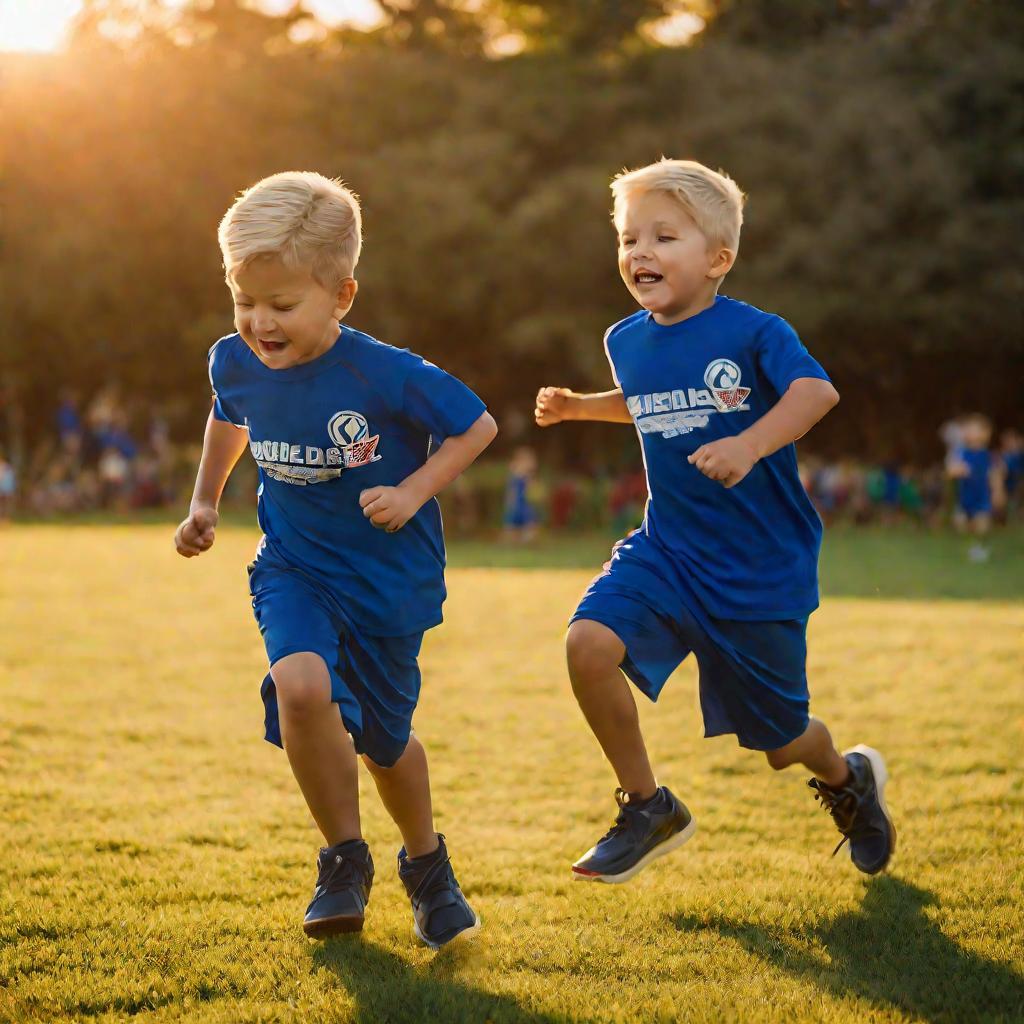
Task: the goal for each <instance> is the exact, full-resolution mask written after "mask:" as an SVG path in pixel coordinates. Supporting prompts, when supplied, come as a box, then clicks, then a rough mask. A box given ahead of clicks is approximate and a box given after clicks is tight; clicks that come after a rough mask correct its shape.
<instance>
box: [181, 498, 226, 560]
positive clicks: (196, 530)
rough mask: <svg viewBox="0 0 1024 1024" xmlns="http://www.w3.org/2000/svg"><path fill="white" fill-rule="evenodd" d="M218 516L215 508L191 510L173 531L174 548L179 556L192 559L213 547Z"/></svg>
mask: <svg viewBox="0 0 1024 1024" xmlns="http://www.w3.org/2000/svg"><path fill="white" fill-rule="evenodd" d="M218 519H220V516H219V515H218V514H217V510H216V509H215V508H196V509H193V510H192V511H191V512H190V513H189V516H188V519H186V520H185V521H184V522H183V523H182V524H181V525H180V526H179V527H178V529H177V530H176V531H175V534H174V546H175V548H176V549H177V551H178V554H179V555H184V557H185V558H194V557H195V556H196V555H201V554H202V553H203V552H204V551H209V549H210V548H211V547H213V534H214V530H215V529H216V527H217V520H218Z"/></svg>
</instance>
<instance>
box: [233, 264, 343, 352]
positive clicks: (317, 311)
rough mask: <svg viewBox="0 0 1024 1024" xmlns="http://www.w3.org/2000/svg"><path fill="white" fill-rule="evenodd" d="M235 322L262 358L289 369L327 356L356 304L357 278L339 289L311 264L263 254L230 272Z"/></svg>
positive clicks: (237, 328)
mask: <svg viewBox="0 0 1024 1024" xmlns="http://www.w3.org/2000/svg"><path fill="white" fill-rule="evenodd" d="M228 287H229V288H230V289H231V295H232V298H233V299H234V302H235V328H236V330H237V331H238V333H239V334H240V335H241V337H242V340H243V341H244V342H245V343H246V345H248V346H249V348H251V349H252V350H253V352H254V353H255V354H256V356H257V357H258V358H259V360H260V362H262V363H263V364H264V365H266V366H268V367H270V369H272V370H286V369H288V368H289V367H291V366H299V365H300V364H302V363H308V362H310V361H311V360H313V359H316V358H317V357H318V356H322V355H323V354H324V353H325V352H326V351H328V349H330V348H331V346H333V345H334V343H335V341H337V339H338V321H339V320H341V319H342V318H343V317H344V316H345V314H346V313H348V311H349V310H350V309H351V308H352V302H353V300H354V299H355V296H356V287H357V286H356V282H355V280H354V279H353V278H351V277H346V278H345V279H344V280H343V281H342V282H341V284H340V285H339V286H338V290H337V291H336V292H333V291H330V290H329V289H327V288H325V287H324V286H323V285H322V284H320V282H319V281H317V280H316V279H315V278H314V277H313V275H312V272H311V271H310V269H309V268H307V267H302V268H292V267H288V266H285V264H284V263H283V262H282V260H281V258H280V257H279V256H277V255H266V256H257V257H256V258H255V259H252V260H250V261H249V262H248V263H247V264H245V265H244V266H243V267H241V268H239V269H237V270H235V271H232V272H231V273H230V274H229V275H228Z"/></svg>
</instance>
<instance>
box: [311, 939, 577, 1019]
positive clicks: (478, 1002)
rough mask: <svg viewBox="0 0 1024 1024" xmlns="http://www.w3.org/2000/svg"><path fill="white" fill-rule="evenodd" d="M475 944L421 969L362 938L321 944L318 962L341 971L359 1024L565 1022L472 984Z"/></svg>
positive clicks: (315, 954)
mask: <svg viewBox="0 0 1024 1024" xmlns="http://www.w3.org/2000/svg"><path fill="white" fill-rule="evenodd" d="M472 948H473V947H472V945H465V946H461V947H460V946H454V947H451V948H448V949H443V950H441V951H440V952H439V953H438V954H437V955H436V956H435V957H434V959H433V960H431V961H430V963H429V964H428V965H427V966H425V967H423V968H420V969H417V968H415V967H412V966H411V965H410V964H408V963H407V962H406V961H405V960H403V959H402V958H401V957H400V956H396V955H395V954H394V953H389V952H388V951H387V950H383V949H381V948H380V947H379V946H374V945H371V944H370V943H368V942H366V941H365V939H364V940H360V939H357V938H342V939H335V940H332V941H329V942H325V943H323V944H321V945H318V946H317V947H315V949H314V951H313V962H314V964H316V966H318V967H322V968H326V969H327V970H329V971H331V972H332V973H333V974H335V975H336V976H337V978H338V980H339V981H340V982H341V983H342V985H344V986H345V989H346V990H347V991H348V992H349V994H350V995H351V996H352V998H353V999H354V1000H355V1004H356V1013H355V1018H354V1019H355V1021H356V1022H357V1024H381V1022H382V1021H387V1022H388V1024H422V1022H423V1021H444V1022H445V1024H449V1022H451V1024H461V1022H464V1024H480V1022H482V1021H487V1022H489V1024H561V1022H563V1021H564V1020H565V1018H563V1017H560V1016H557V1017H556V1016H550V1015H548V1014H543V1013H534V1012H532V1011H530V1010H527V1009H526V1008H524V1007H523V1006H521V1005H520V1004H519V1003H518V1002H517V1001H516V1000H515V999H514V998H512V997H511V996H503V995H498V994H495V993H493V992H487V991H485V990H483V989H478V988H472V987H471V986H469V985H467V984H465V983H464V982H462V981H460V980H459V979H458V977H457V971H458V966H459V963H460V962H461V961H462V960H463V959H464V958H465V957H466V956H472Z"/></svg>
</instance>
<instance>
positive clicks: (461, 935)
mask: <svg viewBox="0 0 1024 1024" xmlns="http://www.w3.org/2000/svg"><path fill="white" fill-rule="evenodd" d="M412 930H413V934H414V935H415V936H416V938H417V939H419V940H420V942H422V943H423V945H425V946H429V947H430V948H431V949H441V948H442V947H444V946H450V945H451V944H452V943H453V942H459V941H460V940H462V939H469V938H472V937H473V936H474V935H476V933H477V932H478V931H480V915H479V914H478V913H477V912H476V911H475V910H474V911H473V923H472V924H471V925H470V926H469V927H468V928H463V929H462V931H461V932H456V933H455V934H454V935H453V936H452V937H451V938H450V939H448V940H447V942H431V941H430V939H428V938H427V937H426V935H424V934H423V932H421V931H420V926H419V924H418V923H417V924H414V925H413V926H412Z"/></svg>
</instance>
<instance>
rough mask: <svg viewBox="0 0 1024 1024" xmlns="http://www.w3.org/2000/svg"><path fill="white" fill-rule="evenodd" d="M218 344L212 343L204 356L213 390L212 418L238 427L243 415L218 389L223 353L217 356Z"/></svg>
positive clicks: (241, 422) (240, 424)
mask: <svg viewBox="0 0 1024 1024" xmlns="http://www.w3.org/2000/svg"><path fill="white" fill-rule="evenodd" d="M219 344H220V342H218V343H217V344H216V345H214V346H213V347H212V348H211V349H210V351H209V353H208V354H207V356H206V367H207V372H208V373H209V375H210V390H211V391H212V392H213V418H214V419H215V420H220V421H221V422H222V423H230V424H232V426H235V427H240V426H242V424H243V417H242V416H241V415H240V414H239V413H238V412H237V410H235V409H234V408H232V406H231V404H230V402H228V401H227V400H226V399H225V398H224V397H223V396H222V395H221V394H220V392H219V391H218V379H219V377H220V375H221V360H222V359H223V355H220V356H218V354H217V348H218V345H219Z"/></svg>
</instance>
